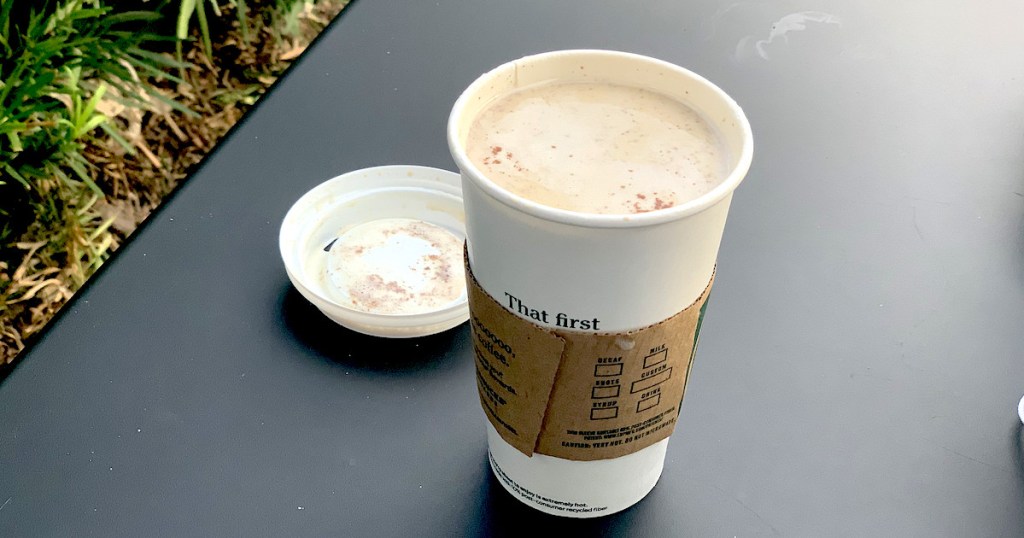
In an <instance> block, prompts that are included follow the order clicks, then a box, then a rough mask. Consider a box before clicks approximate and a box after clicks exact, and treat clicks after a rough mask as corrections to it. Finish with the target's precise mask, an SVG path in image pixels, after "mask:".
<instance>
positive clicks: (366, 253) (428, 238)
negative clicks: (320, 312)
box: [319, 218, 466, 315]
mask: <svg viewBox="0 0 1024 538" xmlns="http://www.w3.org/2000/svg"><path fill="white" fill-rule="evenodd" d="M324 250H326V251H327V252H326V256H327V263H326V265H325V268H324V275H323V276H324V283H325V284H326V285H325V288H326V289H327V291H328V292H329V293H330V295H331V297H332V299H334V300H335V301H337V302H338V303H340V304H342V305H344V306H347V307H349V308H353V309H355V310H360V311H363V312H369V313H373V314H396V315H401V314H421V313H425V312H431V311H434V310H439V309H442V308H445V307H447V306H449V305H451V304H453V303H454V302H456V301H457V300H458V299H460V298H463V297H465V294H466V280H465V275H464V274H463V271H462V270H461V268H462V241H461V240H460V239H459V238H458V237H456V236H455V235H454V234H453V233H451V232H450V231H448V230H446V229H445V228H443V227H441V226H438V225H435V224H431V223H428V222H424V221H420V220H415V219H406V218H385V219H378V220H373V221H370V222H366V223H363V224H359V225H357V226H354V227H352V228H349V229H347V230H345V231H343V232H342V233H341V234H339V236H338V237H337V238H336V239H335V240H333V241H332V243H331V244H330V247H329V248H325V249H324ZM319 254H320V255H324V252H320V253H319Z"/></svg>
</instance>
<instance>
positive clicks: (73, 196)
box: [0, 0, 345, 369]
mask: <svg viewBox="0 0 1024 538" xmlns="http://www.w3.org/2000/svg"><path fill="white" fill-rule="evenodd" d="M15 2H17V6H15ZM344 3H345V2H344V0H319V1H316V2H314V1H312V0H263V1H261V2H257V1H254V0H247V1H246V0H226V1H223V2H219V3H218V2H216V1H215V0H177V1H163V2H159V1H149V2H147V1H145V0H136V1H131V0H122V1H119V2H113V1H111V2H106V3H104V2H101V1H100V0H64V1H57V2H35V3H30V2H25V1H24V0H0V81H3V82H2V83H0V84H2V86H0V369H2V368H3V365H4V364H5V363H9V362H11V361H12V360H13V359H14V358H15V356H16V355H17V354H18V353H19V352H20V351H21V350H22V349H24V347H25V342H26V340H27V339H28V338H30V337H31V336H32V335H33V334H35V333H37V332H38V331H39V330H40V329H42V328H43V327H45V325H46V323H47V322H48V321H49V319H50V318H52V316H53V315H54V314H55V313H56V312H57V311H58V310H59V309H60V307H61V306H63V304H64V303H65V302H66V301H67V300H68V299H69V298H70V297H71V296H72V295H73V294H74V292H75V291H76V290H77V289H78V288H79V287H81V285H82V284H84V283H85V281H86V280H87V279H88V278H89V277H90V276H91V275H92V274H93V273H94V272H95V271H96V269H97V268H99V267H100V265H102V263H103V262H104V261H106V260H107V259H108V258H109V256H110V255H111V253H113V252H114V251H116V249H117V248H118V246H119V245H120V244H121V243H122V242H123V241H124V239H125V238H127V237H128V235H130V234H131V232H132V231H133V230H134V229H135V227H137V226H138V224H139V223H141V222H142V221H143V220H144V219H145V218H146V217H147V216H148V214H149V213H150V212H151V211H152V210H153V209H154V208H155V207H156V206H158V205H159V203H160V201H161V200H162V199H163V197H164V196H166V195H167V194H168V193H169V192H170V191H171V190H173V189H174V187H175V186H176V185H177V184H178V183H179V182H180V181H181V180H182V179H183V178H185V177H186V176H187V175H188V173H189V171H190V170H192V169H193V168H194V166H195V165H196V164H197V163H198V162H199V161H200V160H201V159H202V158H203V157H204V156H205V155H206V153H207V152H209V151H210V150H211V149H212V148H213V146H214V145H215V144H216V143H217V141H218V140H219V139H220V137H221V136H223V135H224V133H226V132H227V130H228V129H230V127H231V126H232V125H233V124H234V123H235V122H236V121H238V119H239V118H240V117H241V116H242V114H244V112H245V111H246V110H247V109H248V108H249V107H251V106H252V105H253V104H254V103H255V102H256V101H257V100H258V99H259V97H260V96H261V95H262V94H263V92H264V91H265V90H266V89H267V88H268V87H269V85H270V84H272V83H273V82H274V80H276V78H277V77H278V76H279V75H280V74H281V73H282V72H283V71H284V69H286V68H287V66H288V64H289V62H290V61H291V60H293V59H294V58H296V57H297V56H298V55H299V54H300V53H301V52H302V51H303V50H304V49H305V47H306V45H308V43H309V42H310V41H311V40H312V39H313V38H314V37H315V36H316V35H317V34H318V33H319V32H320V31H321V30H322V29H323V28H324V27H326V25H327V24H328V22H329V21H330V20H331V18H333V16H335V15H336V14H337V13H338V12H340V10H341V9H342V8H343V7H344ZM182 37H183V38H182Z"/></svg>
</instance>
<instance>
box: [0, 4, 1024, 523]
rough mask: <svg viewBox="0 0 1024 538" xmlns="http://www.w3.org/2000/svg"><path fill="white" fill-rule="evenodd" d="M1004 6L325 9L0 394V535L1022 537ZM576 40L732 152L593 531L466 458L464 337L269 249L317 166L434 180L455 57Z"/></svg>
mask: <svg viewBox="0 0 1024 538" xmlns="http://www.w3.org/2000/svg"><path fill="white" fill-rule="evenodd" d="M809 10H810V11H809ZM1021 21H1024V6H1022V5H1021V4H1020V3H1019V2H1011V1H1009V0H1000V1H993V2H988V3H986V4H985V6H981V5H980V4H978V5H975V4H973V3H970V2H890V1H883V0H860V1H855V2H839V1H828V0H811V1H810V2H790V1H783V0H778V1H772V2H739V3H733V4H730V3H723V4H719V3H717V2H712V1H710V0H701V1H696V2H673V1H668V0H666V1H661V2H648V3H644V4H643V5H634V3H629V2H612V1H582V0H580V1H575V2H570V1H562V2H543V1H529V2H518V1H517V2H512V1H508V0H504V1H487V2H457V1H452V0H444V1H439V2H388V1H385V0H372V1H371V0H364V1H360V2H358V3H356V4H354V5H352V6H351V7H350V8H349V9H347V10H346V11H345V12H344V13H343V15H342V16H341V17H340V19H339V20H338V21H336V22H335V23H334V24H333V25H332V26H331V28H330V29H329V31H327V32H326V33H325V35H324V36H323V37H322V38H321V39H320V40H319V41H317V43H316V45H315V46H313V47H311V49H310V50H309V51H308V52H307V53H306V54H305V56H304V57H303V58H302V59H301V60H300V62H299V63H298V65H297V66H296V67H294V68H293V69H292V70H291V71H290V72H289V74H288V75H287V76H286V77H285V78H284V79H283V80H282V81H280V82H279V83H278V84H277V85H276V86H275V87H274V89H273V91H272V92H271V93H270V94H269V95H268V96H267V97H265V98H264V99H263V100H262V102H261V103H260V104H259V105H258V106H257V108H256V110H254V111H253V112H252V113H251V114H249V115H248V116H247V117H246V119H245V121H244V122H243V123H242V124H241V125H239V126H238V127H237V128H236V129H235V130H233V131H232V134H231V135H230V136H229V137H228V139H227V140H226V141H224V142H223V143H222V144H220V146H219V147H218V148H217V150H216V151H215V153H214V154H213V155H211V156H210V157H209V158H208V159H207V160H206V162H205V163H204V165H203V166H202V168H201V169H200V170H199V171H198V172H197V173H196V174H195V175H194V177H192V178H191V179H190V180H189V181H188V182H187V183H186V185H185V186H184V187H183V188H182V189H180V190H179V191H178V192H177V193H176V194H175V195H174V196H173V198H172V199H171V200H170V201H169V202H168V203H167V204H166V205H165V206H164V207H163V208H162V209H161V210H160V211H159V212H157V213H156V214H154V215H153V216H152V217H151V218H150V220H149V221H148V222H147V223H146V224H145V226H144V227H143V228H142V229H141V230H140V231H139V232H137V234H136V236H135V237H134V238H133V239H132V241H131V242H130V243H129V244H128V245H127V246H126V247H125V248H123V249H122V251H121V252H119V253H118V254H117V256H116V258H115V259H114V260H113V262H112V263H110V264H108V265H107V266H106V267H105V268H104V269H103V271H102V272H101V274H100V275H99V276H98V277H97V278H96V279H94V280H93V281H92V282H91V283H90V284H89V285H88V286H87V288H86V289H85V290H84V291H83V292H82V293H80V294H79V295H78V296H77V297H76V298H75V300H74V301H73V302H72V303H71V304H70V305H69V306H68V307H67V308H66V309H65V312H64V313H63V314H62V316H61V317H60V319H59V320H58V321H57V322H56V323H54V324H53V325H52V326H51V327H50V328H49V329H48V330H47V331H46V333H45V334H44V335H43V336H42V338H40V339H39V340H38V341H37V342H36V343H35V344H34V345H33V346H32V347H31V349H29V350H28V352H26V354H25V355H24V357H23V359H22V360H21V362H20V364H19V365H18V366H17V367H16V368H15V369H14V371H13V373H12V374H11V375H10V376H9V377H8V378H7V379H6V380H4V381H3V382H2V384H0V536H54V535H82V536H90V535H95V536H113V535H127V536H154V535H172V536H200V535H235V536H257V535H277V536H299V535H312V536H323V535H340V536H460V535H466V536H474V535H484V534H494V535H502V534H515V533H516V531H517V530H522V529H527V528H533V527H537V526H542V525H543V526H549V527H554V528H555V529H560V530H562V531H563V532H566V533H567V534H566V535H567V536H568V535H576V534H580V533H586V532H593V533H605V534H622V535H627V534H628V535H639V536H729V537H731V536H775V535H778V536H883V535H884V536H1022V535H1024V465H1022V449H1021V444H1022V441H1021V440H1022V435H1021V427H1020V423H1019V421H1018V419H1017V417H1016V413H1015V407H1016V404H1017V400H1018V398H1019V397H1020V396H1021V394H1024V218H1022V215H1024V151H1022V144H1024V91H1022V90H1024V32H1022V31H1021ZM579 47H595V48H613V49H622V50H628V51H632V52H638V53H644V54H649V55H653V56H657V57H660V58H663V59H666V60H669V61H673V62H675V63H678V64H681V65H683V66H687V67H690V68H692V69H694V70H695V71H697V72H699V73H701V74H703V75H705V76H707V77H708V78H709V79H711V80H712V81H714V82H716V83H717V84H719V85H720V86H721V87H722V88H723V89H725V90H726V91H727V92H729V93H730V94H731V95H732V96H733V97H734V98H735V99H736V100H737V101H738V102H739V103H740V104H741V105H742V106H743V107H744V109H745V110H746V112H747V114H748V116H749V118H750V121H751V123H752V125H753V127H754V134H755V140H756V143H755V158H754V165H753V168H752V169H751V171H750V175H749V176H748V178H747V181H746V182H745V183H744V184H743V185H742V186H741V187H740V189H739V190H738V191H737V193H736V197H735V199H734V201H733V207H732V213H731V216H730V222H729V225H728V227H727V229H726V234H725V239H724V241H723V245H722V250H721V255H720V259H719V266H718V276H717V280H716V284H715V293H714V296H713V297H712V299H711V308H710V309H709V313H708V316H707V318H706V320H705V323H704V329H703V333H702V336H701V349H700V351H699V353H698V357H697V362H696V365H695V370H694V372H693V375H692V377H691V379H690V385H689V391H688V393H687V398H686V401H685V403H684V405H683V409H682V416H681V426H680V427H679V428H678V429H677V430H676V434H675V435H674V437H673V440H672V443H671V444H670V447H669V454H668V461H667V463H666V469H665V473H664V476H663V477H662V479H661V482H660V483H659V485H658V486H657V487H656V488H655V490H654V491H653V493H652V494H651V495H650V496H649V497H648V498H647V499H646V500H644V501H643V502H642V503H640V504H639V505H637V506H635V507H633V508H632V509H630V510H627V511H625V512H623V513H621V514H618V515H614V516H609V517H606V518H602V519H598V520H591V521H572V520H560V519H555V518H551V517H548V516H544V515H541V514H539V513H537V512H534V511H533V510H531V509H529V508H527V507H525V506H522V505H520V504H519V503H518V502H517V501H515V500H513V499H512V498H511V497H510V496H508V495H507V494H506V493H505V492H504V491H503V490H502V489H501V486H500V485H499V484H498V483H497V482H496V481H495V480H494V479H493V478H492V477H491V476H490V472H489V469H488V468H487V465H486V461H485V451H486V442H485V437H484V423H485V422H484V420H485V419H484V416H483V413H482V411H480V409H479V406H478V402H477V396H476V389H475V386H474V384H473V372H472V368H473V363H472V361H471V358H470V350H469V346H468V329H467V327H466V326H465V325H463V326H461V327H458V328H456V329H454V330H451V331H449V332H447V333H444V334H441V335H438V336H435V337H429V338H423V339H418V340H411V341H387V340H379V339H374V338H369V337H363V336H359V335H356V334H353V333H350V332H347V331H345V330H343V329H341V328H339V327H337V326H335V325H334V324H332V323H331V322H330V321H328V320H327V319H326V318H324V317H323V316H321V315H320V314H319V313H318V312H317V311H316V310H315V309H314V308H313V307H312V306H311V305H309V304H308V303H306V302H305V301H304V300H303V299H302V298H301V297H300V296H299V295H298V294H297V292H295V291H294V290H293V288H292V287H291V286H290V284H289V282H288V279H287V277H286V275H285V272H284V268H283V265H282V263H281V260H280V258H279V255H278V250H277V231H278V226H279V225H280V222H281V219H282V217H283V216H284V214H285V212H286V210H287V209H288V207H289V206H290V205H291V204H292V202H293V201H294V200H296V199H297V198H298V197H299V196H300V195H301V194H302V193H303V192H305V191H306V190H308V189H309V188H311V187H312V186H314V185H315V184H317V183H319V182H321V181H323V180H325V179H328V178H330V177H332V176H334V175H337V174H340V173H342V172H345V171H349V170H353V169H357V168H362V167H367V166H372V165H380V164H389V163H403V164H422V165H429V166H436V167H441V168H449V169H451V168H453V167H454V165H453V163H452V161H451V159H450V156H449V154H448V149H447V146H446V142H445V137H444V127H445V122H446V119H447V115H448V112H449V110H450V107H451V104H452V103H453V101H454V100H455V98H456V96H457V95H458V94H459V92H460V91H461V90H462V89H463V88H464V87H465V86H466V85H468V84H469V82H470V81H471V80H473V79H474V78H475V77H476V76H477V75H478V74H479V73H481V72H483V71H485V70H487V69H489V68H490V67H493V66H495V65H497V64H499V63H502V62H504V61H506V60H509V59H512V58H515V57H519V56H522V55H526V54H529V53H535V52H540V51H544V50H551V49H559V48H579Z"/></svg>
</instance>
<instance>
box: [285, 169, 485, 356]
mask: <svg viewBox="0 0 1024 538" xmlns="http://www.w3.org/2000/svg"><path fill="white" fill-rule="evenodd" d="M465 239H466V224H465V215H464V213H463V208H462V188H461V180H460V178H459V175H458V174H455V173H453V172H448V171H446V170H438V169H436V168H427V167H423V166H404V165H398V166H380V167H376V168H366V169H363V170H356V171H354V172H349V173H347V174H343V175H341V176H338V177H336V178H334V179H331V180H328V181H326V182H324V183H321V184H320V185H318V186H316V187H314V188H313V189H312V190H310V191H309V192H307V193H306V194H304V195H303V196H302V197H301V198H299V200H298V201H297V202H295V204H294V205H293V206H292V207H291V209H289V210H288V214H287V215H285V218H284V222H283V223H282V224H281V233H280V237H279V243H280V248H281V258H282V259H283V260H284V265H285V269H286V270H287V272H288V278H289V279H291V281H292V284H293V285H294V286H295V288H296V289H297V290H299V293H301V294H302V295H303V297H305V298H306V299H308V300H309V301H310V302H311V303H313V304H314V305H315V306H316V307H317V308H319V309H320V311H321V312H323V313H324V314H325V315H326V316H327V317H329V318H331V319H332V320H334V321H335V322H337V323H338V324H339V325H342V326H344V327H347V328H349V329H352V330H354V331H358V332H361V333H364V334H369V335H374V336H385V337H392V338H409V337H416V336H425V335H428V334H434V333H438V332H441V331H444V330H447V329H450V328H452V327H455V326H456V325H459V324H460V323H462V322H464V321H466V320H467V319H469V307H468V304H467V297H466V284H465V273H464V269H463V243H464V242H465Z"/></svg>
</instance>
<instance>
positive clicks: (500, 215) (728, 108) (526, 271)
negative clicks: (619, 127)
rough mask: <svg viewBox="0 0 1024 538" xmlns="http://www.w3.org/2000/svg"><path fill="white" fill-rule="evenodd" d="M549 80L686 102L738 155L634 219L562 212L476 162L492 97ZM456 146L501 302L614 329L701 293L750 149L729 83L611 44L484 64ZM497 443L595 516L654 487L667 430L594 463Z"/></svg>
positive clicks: (509, 478) (473, 220)
mask: <svg viewBox="0 0 1024 538" xmlns="http://www.w3.org/2000/svg"><path fill="white" fill-rule="evenodd" d="M581 66H582V67H584V68H583V69H581ZM549 81H590V82H609V83H614V84H620V85H627V86H635V87H640V88H644V89H648V90H652V91H655V92H658V93H661V94H664V95H667V96H670V97H673V98H675V99H677V100H679V101H681V102H683V103H686V104H688V105H689V106H691V107H692V108H693V109H695V110H697V111H698V112H700V113H701V114H702V115H703V116H704V118H705V119H706V120H707V121H708V122H709V123H710V124H711V125H713V126H714V127H715V128H717V130H718V131H719V134H720V136H721V138H722V141H723V143H724V145H725V146H726V149H727V150H728V152H727V153H728V155H729V159H730V162H729V166H728V169H729V170H730V172H729V174H728V176H727V177H726V178H725V180H724V181H723V182H722V183H721V184H719V185H718V186H716V187H715V188H714V189H713V190H711V191H710V192H708V193H707V194H704V195H703V196H700V197H699V198H697V199H694V200H691V201H689V202H686V203H682V204H679V205H676V206H674V207H671V208H668V209H662V210H658V211H652V212H649V213H640V214H631V215H608V214H586V213H577V212H572V211H567V210H563V209H557V208H553V207H550V206H545V205H542V204H539V203H537V202H534V201H532V200H529V199H526V198H523V197H521V196H519V195H517V194H514V193H512V192H510V191H507V190H505V189H503V188H502V187H500V186H498V185H497V184H496V183H494V182H493V181H491V180H489V179H488V178H487V177H486V176H485V175H484V174H483V173H482V172H481V171H480V170H479V169H478V168H477V167H476V166H474V165H473V163H472V162H471V161H470V160H469V158H468V157H467V155H466V150H465V141H466V137H467V133H468V131H469V128H470V126H471V125H472V122H473V120H474V119H475V118H476V117H477V116H478V115H479V113H480V112H481V111H482V110H483V109H484V108H485V107H486V106H487V105H488V104H489V103H491V102H492V101H493V100H494V99H495V98H497V97H500V96H503V95H506V94H508V93H509V92H512V91H514V90H516V89H518V88H522V87H526V86H531V85H535V84H539V83H543V82H549ZM448 143H449V147H450V149H451V152H452V156H453V157H454V159H455V162H456V164H457V165H458V167H459V169H460V170H461V172H462V183H463V197H464V203H465V209H466V229H467V237H468V249H469V263H470V267H471V268H472V270H473V272H474V275H475V276H476V278H477V280H478V282H479V284H480V286H481V287H482V288H483V290H484V291H486V292H487V293H488V294H489V295H491V296H492V297H494V298H497V299H498V300H499V301H501V300H502V299H501V298H502V297H503V296H504V294H505V293H511V294H512V295H514V296H515V297H517V298H519V299H520V300H521V301H522V302H523V303H524V304H527V305H530V307H531V308H537V309H539V310H547V311H549V312H586V313H587V314H588V316H590V315H592V316H595V317H597V318H600V319H601V327H600V329H601V331H603V332H618V331H627V330H632V329H637V328H640V327H644V326H647V325H650V324H654V323H657V322H660V321H662V320H665V319H667V318H669V317H671V316H673V315H674V314H676V313H678V312H680V311H681V310H683V309H684V308H686V307H687V306H689V305H690V304H691V303H693V302H694V301H695V300H696V299H697V298H698V297H699V296H700V295H701V294H702V293H703V291H704V290H705V288H706V287H707V285H708V282H709V281H710V279H711V277H712V274H713V272H714V268H715V262H716V258H717V256H718V247H719V243H720V241H721V238H722V232H723V229H724V227H725V221H726V216H727V214H728V211H729V203H730V201H731V199H732V192H733V190H734V189H736V187H737V186H738V185H739V183H740V182H741V181H742V180H743V178H744V176H745V175H746V173H747V170H748V169H749V167H750V162H751V158H752V152H753V139H752V135H751V130H750V125H749V123H748V122H747V119H746V117H745V116H744V114H743V111H742V110H741V109H740V107H739V106H738V105H737V104H736V103H735V102H734V101H733V100H732V99H731V98H730V97H729V96H728V95H726V94H725V93H724V92H723V91H722V90H720V89H719V88H718V87H716V86H715V85H713V84H712V83H710V82H708V81H707V80H706V79H704V78H702V77H700V76H699V75H696V74H694V73H692V72H690V71H688V70H686V69H683V68H681V67H679V66H676V65H673V64H670V63H667V62H663V61H660V60H656V59H653V58H648V57H645V56H639V55H635V54H628V53H623V52H614V51H600V50H570V51H556V52H549V53H544V54H538V55H535V56H528V57H525V58H522V59H519V60H516V61H513V62H509V63H506V64H504V65H501V66H499V67H497V68H495V69H493V70H492V71H490V72H488V73H485V74H484V75H482V76H481V77H480V78H478V79H477V80H476V81H475V82H473V83H472V84H471V85H470V86H469V87H468V88H467V89H466V90H465V92H464V93H463V94H462V95H461V96H460V97H459V99H458V100H457V101H456V103H455V106H454V108H453V110H452V113H451V117H450V119H449V122H448ZM533 321H535V322H536V320H533ZM540 324H541V325H544V323H540ZM548 326H551V327H552V328H555V326H554V325H552V324H548ZM488 444H489V449H490V457H491V465H492V469H493V470H494V472H495V475H496V476H497V477H498V479H499V481H500V482H501V483H502V485H503V486H504V487H505V488H506V489H507V490H508V491H509V492H510V493H512V494H513V495H514V496H515V497H516V498H518V499H520V500H522V501H523V502H525V503H527V504H530V505H531V506H534V507H535V508H537V509H539V510H542V511H544V512H548V513H552V514H557V515H563V516H571V517H596V516H601V515H606V514H610V513H613V512H616V511H619V510H623V509H625V508H628V507H629V506H631V505H633V504H635V503H636V502H638V501H639V500H640V499H642V498H643V497H644V496H645V495H646V494H647V493H648V492H649V491H650V490H651V489H652V488H653V487H654V485H655V483H656V482H657V480H658V478H659V476H660V475H661V470H662V467H663V464H664V459H665V451H666V448H667V446H668V439H665V440H663V441H660V442H658V443H656V444H654V445H651V446H649V447H647V448H644V449H641V450H639V451H637V452H634V453H632V454H629V455H627V456H623V457H619V458H614V459H606V460H596V461H572V460H567V459H562V458H556V457H551V456H546V455H543V454H534V455H533V456H532V457H528V456H526V455H525V454H523V453H522V452H519V451H518V450H516V449H515V448H513V447H512V446H511V445H509V444H508V443H507V442H505V441H504V440H503V439H502V438H501V436H500V435H498V433H497V432H496V431H495V430H494V428H493V427H491V426H490V424H488ZM538 499H544V500H541V501H538ZM551 501H555V502H551ZM566 506H571V507H573V508H572V509H568V508H564V507H566Z"/></svg>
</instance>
